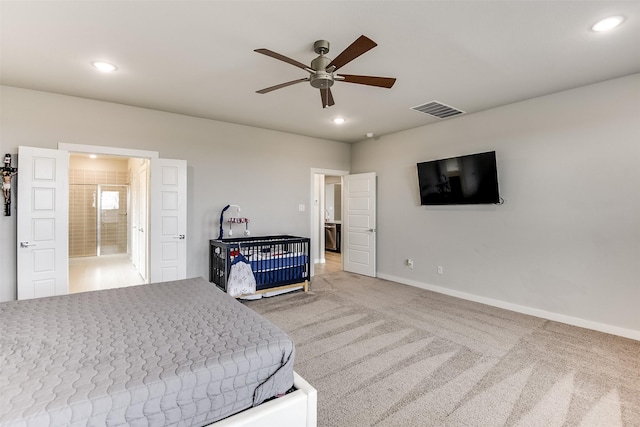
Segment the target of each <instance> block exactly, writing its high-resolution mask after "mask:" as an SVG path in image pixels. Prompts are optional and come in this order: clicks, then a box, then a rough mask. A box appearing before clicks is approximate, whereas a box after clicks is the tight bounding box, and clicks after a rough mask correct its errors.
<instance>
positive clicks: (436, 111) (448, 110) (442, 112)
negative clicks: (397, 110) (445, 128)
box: [411, 101, 464, 119]
mask: <svg viewBox="0 0 640 427" xmlns="http://www.w3.org/2000/svg"><path fill="white" fill-rule="evenodd" d="M411 109H412V110H416V111H419V112H421V113H425V114H428V115H430V116H433V117H437V118H439V119H446V118H449V117H454V116H457V115H459V114H464V111H462V110H458V109H457V108H453V107H450V106H448V105H446V104H443V103H442V102H438V101H431V102H427V103H426V104H422V105H418V106H416V107H411Z"/></svg>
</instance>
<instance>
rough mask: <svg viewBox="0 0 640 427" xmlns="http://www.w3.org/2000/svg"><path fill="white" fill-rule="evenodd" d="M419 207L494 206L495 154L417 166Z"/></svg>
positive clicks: (496, 177)
mask: <svg viewBox="0 0 640 427" xmlns="http://www.w3.org/2000/svg"><path fill="white" fill-rule="evenodd" d="M418 183H419V185H420V204H421V205H471V204H491V203H498V202H499V201H500V196H499V194H498V172H497V169H496V152H495V151H490V152H487V153H478V154H470V155H468V156H460V157H451V158H448V159H441V160H433V161H429V162H422V163H418Z"/></svg>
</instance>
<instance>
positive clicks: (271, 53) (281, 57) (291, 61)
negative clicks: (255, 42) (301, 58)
mask: <svg viewBox="0 0 640 427" xmlns="http://www.w3.org/2000/svg"><path fill="white" fill-rule="evenodd" d="M254 52H258V53H261V54H263V55H267V56H270V57H272V58H275V59H279V60H280V61H284V62H286V63H288V64H291V65H295V66H296V67H298V68H302V69H303V70H305V71H309V72H310V73H312V72H313V71H314V70H313V69H311V68H309V66H308V65H305V64H303V63H302V62H298V61H296V60H295V59H291V58H288V57H286V56H284V55H280V54H279V53H277V52H274V51H272V50H269V49H255V50H254Z"/></svg>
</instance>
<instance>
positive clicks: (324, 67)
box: [254, 36, 396, 108]
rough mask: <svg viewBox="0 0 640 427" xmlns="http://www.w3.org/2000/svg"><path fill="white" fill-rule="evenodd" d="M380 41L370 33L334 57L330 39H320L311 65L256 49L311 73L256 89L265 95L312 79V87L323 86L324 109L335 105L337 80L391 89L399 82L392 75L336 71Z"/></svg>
mask: <svg viewBox="0 0 640 427" xmlns="http://www.w3.org/2000/svg"><path fill="white" fill-rule="evenodd" d="M376 46H377V44H376V42H374V41H373V40H371V39H370V38H368V37H366V36H360V37H358V38H357V39H356V41H354V42H353V43H351V45H349V47H347V48H346V49H345V50H344V51H342V53H340V55H338V56H337V57H336V58H335V59H333V60H332V59H330V58H327V57H326V56H324V55H325V54H327V53H329V42H328V41H326V40H318V41H316V42H315V43H314V44H313V51H314V52H315V53H317V54H319V55H320V56H318V57H317V58H316V59H314V60H313V61H311V66H307V65H305V64H303V63H302V62H298V61H296V60H295V59H291V58H288V57H286V56H284V55H281V54H279V53H276V52H274V51H272V50H269V49H255V51H254V52H258V53H261V54H263V55H267V56H270V57H272V58H275V59H279V60H280V61H284V62H286V63H289V64H291V65H295V66H296V67H298V68H302V69H303V70H305V71H307V72H308V73H309V74H310V75H309V77H306V78H304V79H297V80H292V81H290V82H286V83H281V84H279V85H275V86H271V87H267V88H264V89H261V90H258V91H256V92H257V93H261V94H265V93H268V92H271V91H273V90H276V89H281V88H283V87H287V86H291V85H294V84H296V83H301V82H309V83H311V86H313V87H314V88H316V89H320V98H321V99H322V108H326V107H330V106H332V105H334V104H335V102H334V100H333V95H332V94H331V86H333V84H334V83H335V82H336V81H342V82H346V83H358V84H361V85H368V86H377V87H384V88H387V89H389V88H391V87H392V86H393V84H394V83H395V82H396V79H394V78H391V77H375V76H359V75H354V74H337V73H336V71H337V70H338V69H339V68H341V67H343V66H344V65H346V64H348V63H349V62H351V61H353V60H354V59H356V58H357V57H359V56H360V55H362V54H363V53H366V52H368V51H369V50H371V49H373V48H374V47H376Z"/></svg>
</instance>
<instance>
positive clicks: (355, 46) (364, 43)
mask: <svg viewBox="0 0 640 427" xmlns="http://www.w3.org/2000/svg"><path fill="white" fill-rule="evenodd" d="M376 46H378V44H377V43H376V42H374V41H373V40H371V39H370V38H368V37H366V36H360V37H358V39H357V40H356V41H354V42H353V43H351V44H350V45H349V47H347V48H346V49H345V50H343V51H342V53H341V54H340V55H338V56H337V57H336V58H335V59H334V60H333V61H331V62H330V63H329V65H327V68H329V67H331V66H334V67H335V68H334V70H333V71H335V70H337V69H338V68H340V67H342V66H344V65H345V64H347V63H349V62H351V61H353V60H354V59H356V58H357V57H358V56H360V55H362V54H363V53H365V52H368V51H369V50H371V49H373V48H374V47H376Z"/></svg>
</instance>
